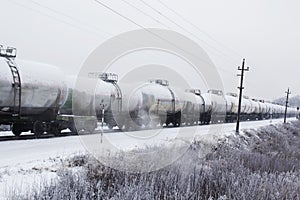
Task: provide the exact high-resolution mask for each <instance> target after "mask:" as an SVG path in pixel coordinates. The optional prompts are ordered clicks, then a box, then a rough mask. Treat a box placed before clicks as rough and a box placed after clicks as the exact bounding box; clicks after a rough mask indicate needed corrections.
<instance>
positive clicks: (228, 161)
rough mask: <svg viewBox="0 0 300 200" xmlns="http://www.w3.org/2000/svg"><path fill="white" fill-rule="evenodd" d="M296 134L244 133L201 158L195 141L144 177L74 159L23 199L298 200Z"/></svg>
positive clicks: (294, 130)
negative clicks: (167, 164) (54, 178)
mask: <svg viewBox="0 0 300 200" xmlns="http://www.w3.org/2000/svg"><path fill="white" fill-rule="evenodd" d="M299 132H300V122H292V123H289V124H285V125H280V126H279V125H278V126H273V125H271V126H267V127H265V128H262V129H260V130H258V131H256V130H248V131H246V132H244V133H243V134H241V135H234V136H230V137H228V138H227V139H226V140H224V141H223V142H221V143H219V144H218V146H216V147H213V148H212V149H213V151H212V152H211V153H209V154H207V155H206V157H199V154H200V153H201V152H202V151H203V149H202V147H203V145H202V143H201V141H195V142H194V143H193V144H192V145H191V146H190V148H189V149H188V151H187V152H186V153H185V154H184V155H183V156H182V157H181V158H180V159H178V160H177V161H176V162H174V163H172V164H171V165H169V166H167V167H165V168H163V169H159V170H157V171H153V172H148V173H130V172H126V171H119V170H116V169H113V168H110V167H107V166H105V165H102V164H101V163H99V162H98V161H97V160H96V159H94V158H93V157H90V156H88V155H81V156H75V157H73V158H70V159H68V160H67V164H66V165H65V167H64V168H62V169H61V170H60V171H59V173H58V176H59V178H58V179H57V180H56V181H53V182H52V184H50V185H49V186H46V187H45V188H44V189H43V190H41V191H40V190H39V191H34V192H33V193H31V194H28V195H27V196H26V198H28V199H219V200H225V199H300V187H299V185H300V155H299V154H300V153H299V152H300V145H299V142H300V134H299ZM155 148H157V147H155ZM120 156H122V155H120ZM119 159H122V158H120V157H112V158H111V160H112V161H114V160H115V161H117V160H119ZM74 167H75V168H76V169H77V170H74Z"/></svg>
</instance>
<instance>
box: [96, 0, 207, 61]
mask: <svg viewBox="0 0 300 200" xmlns="http://www.w3.org/2000/svg"><path fill="white" fill-rule="evenodd" d="M94 1H95V2H96V3H98V4H99V5H101V6H102V7H105V8H106V9H108V10H110V11H111V12H113V13H115V14H116V15H118V16H120V17H122V18H123V19H125V20H127V21H129V22H131V23H133V24H135V25H136V26H138V27H140V28H141V29H143V30H145V31H146V32H148V33H150V34H152V35H154V36H155V37H157V38H159V39H161V40H163V41H165V42H167V43H168V44H170V45H172V46H174V47H176V48H177V49H179V50H181V51H184V52H186V53H188V54H190V55H191V56H193V57H195V58H197V59H199V60H201V61H202V62H204V63H207V64H210V63H208V62H207V61H205V60H203V59H201V58H199V57H198V56H196V55H194V54H193V53H191V52H188V51H186V50H184V49H182V48H180V47H179V46H178V45H176V44H174V43H172V42H170V41H169V40H167V39H165V38H163V37H161V36H160V35H158V34H156V33H154V32H152V31H150V30H149V29H147V28H146V27H144V26H143V25H140V24H138V23H137V22H135V21H134V20H132V19H130V18H129V17H127V16H125V15H123V14H122V13H120V12H118V11H116V10H114V9H113V8H111V7H110V6H108V5H106V4H105V3H103V2H101V1H99V0H94Z"/></svg>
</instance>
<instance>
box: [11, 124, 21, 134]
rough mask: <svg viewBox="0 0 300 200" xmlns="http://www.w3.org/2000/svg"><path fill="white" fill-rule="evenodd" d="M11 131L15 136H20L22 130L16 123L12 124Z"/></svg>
mask: <svg viewBox="0 0 300 200" xmlns="http://www.w3.org/2000/svg"><path fill="white" fill-rule="evenodd" d="M12 132H13V134H14V135H15V136H17V137H18V136H20V135H21V133H22V130H21V128H20V127H19V126H18V125H13V127H12Z"/></svg>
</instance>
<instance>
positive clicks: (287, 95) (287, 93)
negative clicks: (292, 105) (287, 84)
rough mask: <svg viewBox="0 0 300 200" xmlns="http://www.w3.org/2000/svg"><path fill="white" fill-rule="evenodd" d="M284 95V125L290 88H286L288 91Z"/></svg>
mask: <svg viewBox="0 0 300 200" xmlns="http://www.w3.org/2000/svg"><path fill="white" fill-rule="evenodd" d="M285 93H286V101H285V111H284V123H286V113H287V107H288V104H289V95H290V94H291V92H290V88H288V90H287V91H286V92H285Z"/></svg>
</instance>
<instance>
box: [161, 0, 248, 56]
mask: <svg viewBox="0 0 300 200" xmlns="http://www.w3.org/2000/svg"><path fill="white" fill-rule="evenodd" d="M157 1H158V2H159V3H160V4H161V5H163V6H164V7H165V8H166V9H168V10H170V11H171V12H173V13H174V14H175V15H177V16H178V17H179V18H181V19H182V20H183V21H185V22H186V23H188V24H189V25H191V26H192V27H194V28H195V29H197V30H198V31H199V32H201V33H203V34H204V35H206V36H207V37H208V38H210V39H211V40H213V41H214V42H215V43H217V44H219V45H220V46H222V47H224V48H226V49H228V50H230V51H231V52H232V53H234V54H236V55H237V56H238V57H239V58H242V57H243V56H242V55H240V54H239V53H238V52H236V51H235V50H233V49H231V48H229V47H227V46H225V45H224V44H222V43H221V42H219V41H218V40H216V39H215V38H213V37H212V36H211V35H210V34H208V33H207V32H205V31H204V30H202V29H201V28H199V27H198V26H197V25H195V24H194V23H192V22H191V21H190V20H188V19H186V18H185V17H184V16H183V15H182V14H180V13H179V12H177V11H176V10H174V9H172V8H171V7H170V6H168V5H167V4H166V3H164V2H162V1H161V0H157Z"/></svg>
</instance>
